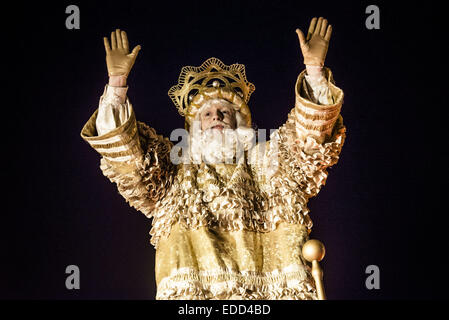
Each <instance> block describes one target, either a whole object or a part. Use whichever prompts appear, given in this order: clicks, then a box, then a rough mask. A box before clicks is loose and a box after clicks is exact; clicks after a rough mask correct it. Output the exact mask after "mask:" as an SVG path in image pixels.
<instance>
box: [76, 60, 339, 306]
mask: <svg viewBox="0 0 449 320" xmlns="http://www.w3.org/2000/svg"><path fill="white" fill-rule="evenodd" d="M324 71H325V77H326V78H325V80H326V82H327V84H326V88H327V94H328V95H329V101H330V103H328V104H326V105H323V104H320V103H319V101H318V99H317V98H316V97H315V95H316V90H315V89H314V90H312V89H311V87H310V85H309V84H310V81H306V77H307V76H306V72H305V71H303V72H302V73H301V74H300V75H299V77H298V80H297V82H296V87H295V94H296V99H295V107H294V108H293V109H292V110H291V112H290V113H289V115H288V119H287V121H286V123H285V124H284V125H283V126H281V127H280V128H279V130H278V131H277V132H276V133H275V134H273V135H272V136H271V140H270V141H268V142H266V143H259V144H257V145H256V146H255V147H254V148H252V149H251V150H249V151H247V152H246V153H245V155H246V156H245V158H242V159H241V160H240V161H239V162H238V163H237V164H218V165H208V164H204V163H202V164H179V165H174V164H172V163H171V161H170V150H171V147H172V146H173V144H172V143H171V142H170V141H169V140H168V139H167V138H164V137H162V136H160V135H157V134H156V132H155V130H154V129H152V128H150V127H148V126H147V125H146V124H144V123H141V122H138V121H136V118H135V114H134V112H133V109H132V107H131V104H130V103H129V100H128V99H127V100H126V102H125V107H126V110H127V112H128V113H129V116H128V117H127V120H126V121H125V122H124V123H122V124H120V125H119V126H118V127H117V128H115V129H113V130H111V131H109V132H108V133H106V134H102V135H98V132H97V128H96V125H95V123H96V118H97V114H98V110H97V111H96V112H95V113H94V114H93V115H92V117H91V118H90V119H89V120H88V122H87V123H86V124H85V126H84V127H83V129H82V132H81V136H82V138H83V139H85V140H86V141H87V142H88V143H89V144H90V145H91V146H92V147H93V148H95V149H96V150H97V151H98V152H99V153H100V154H101V156H102V158H101V164H100V168H101V170H102V171H103V174H104V175H105V176H106V177H108V178H109V179H110V181H111V182H114V183H116V185H117V188H118V191H119V192H120V194H121V195H122V196H123V197H124V198H125V200H126V201H127V202H128V203H129V205H130V206H132V207H134V208H135V209H136V210H139V211H141V212H142V213H143V214H145V215H146V216H147V217H149V218H153V221H152V229H151V231H150V234H151V243H152V244H153V245H154V246H155V248H156V267H155V272H156V284H157V295H156V299H316V298H317V296H316V288H315V284H314V281H313V278H312V276H311V273H310V268H309V266H308V265H307V263H306V261H305V260H304V258H303V257H302V253H301V249H302V246H303V244H304V242H305V241H307V240H308V234H309V232H310V230H311V228H312V221H311V219H310V217H309V215H308V213H309V210H308V208H307V202H308V199H309V198H311V197H313V196H315V195H316V194H317V193H318V192H319V190H320V188H321V187H322V186H323V185H324V184H325V182H326V178H327V174H328V173H327V168H328V167H330V166H332V165H334V164H335V163H336V162H337V161H338V158H339V154H340V151H341V148H342V146H343V143H344V139H345V127H344V125H343V120H342V117H341V116H340V109H341V106H342V103H343V92H342V90H341V89H339V88H338V87H336V86H335V84H334V81H333V78H332V73H331V72H330V70H329V69H327V68H325V70H324ZM100 102H101V100H100ZM273 141H275V142H277V143H276V144H275V143H273ZM274 146H276V147H274ZM250 156H252V157H253V158H252V159H258V161H253V162H249V161H247V159H248V158H249V157H250ZM273 161H274V163H275V164H276V165H275V166H274V168H276V170H273Z"/></svg>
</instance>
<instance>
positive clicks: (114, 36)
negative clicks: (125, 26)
mask: <svg viewBox="0 0 449 320" xmlns="http://www.w3.org/2000/svg"><path fill="white" fill-rule="evenodd" d="M103 40H104V48H105V50H106V65H107V66H108V74H109V76H125V77H127V76H128V74H129V72H130V71H131V68H132V67H133V65H134V62H135V61H136V58H137V54H138V53H139V51H140V49H141V47H140V45H139V46H136V47H135V48H134V49H133V51H132V52H131V53H129V44H128V37H127V36H126V32H125V31H120V29H117V30H115V31H112V32H111V46H112V49H111V46H109V41H108V38H107V37H104V38H103Z"/></svg>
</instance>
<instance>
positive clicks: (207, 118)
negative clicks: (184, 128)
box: [200, 103, 237, 131]
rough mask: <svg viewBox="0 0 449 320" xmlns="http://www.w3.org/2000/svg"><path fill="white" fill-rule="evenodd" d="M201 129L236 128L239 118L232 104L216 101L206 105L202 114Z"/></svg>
mask: <svg viewBox="0 0 449 320" xmlns="http://www.w3.org/2000/svg"><path fill="white" fill-rule="evenodd" d="M200 120H201V130H203V131H205V130H207V129H211V128H213V129H219V130H223V129H235V128H236V127H237V119H236V117H235V111H234V109H233V108H232V106H231V105H227V104H225V103H214V104H211V105H210V106H208V107H206V108H205V109H204V110H203V111H202V112H201V114H200Z"/></svg>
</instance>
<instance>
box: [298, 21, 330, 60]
mask: <svg viewBox="0 0 449 320" xmlns="http://www.w3.org/2000/svg"><path fill="white" fill-rule="evenodd" d="M296 33H297V34H298V38H299V44H300V46H301V51H302V55H303V57H304V64H305V65H311V66H321V67H322V66H324V60H325V59H326V54H327V49H328V47H329V40H330V38H331V34H332V26H331V25H329V26H328V25H327V20H326V19H323V18H322V17H320V18H319V19H318V21H317V18H313V19H312V21H311V22H310V27H309V32H308V33H307V38H305V37H304V34H303V33H302V31H301V30H299V29H296Z"/></svg>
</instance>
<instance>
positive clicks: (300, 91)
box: [292, 68, 343, 143]
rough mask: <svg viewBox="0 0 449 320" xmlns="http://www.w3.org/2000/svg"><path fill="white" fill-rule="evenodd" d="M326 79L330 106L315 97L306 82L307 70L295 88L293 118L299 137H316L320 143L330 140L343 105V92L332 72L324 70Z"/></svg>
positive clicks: (302, 73) (299, 77) (300, 76)
mask: <svg viewBox="0 0 449 320" xmlns="http://www.w3.org/2000/svg"><path fill="white" fill-rule="evenodd" d="M323 70H324V77H325V78H326V80H327V82H328V84H327V85H328V87H329V95H330V96H331V99H328V100H330V101H332V103H330V104H326V105H322V104H318V103H317V102H316V99H315V98H314V97H313V90H312V88H311V87H310V85H309V84H308V82H307V81H306V70H304V71H303V72H301V74H300V75H299V76H298V79H297V81H296V86H295V108H294V109H293V110H292V116H293V118H294V121H295V122H296V131H297V137H298V138H299V139H306V137H307V136H312V137H314V138H315V139H316V140H317V142H318V143H322V142H324V141H326V140H327V139H329V138H330V136H331V134H332V130H333V128H334V125H335V123H336V121H337V119H338V117H339V115H340V110H341V106H342V105H343V91H342V90H341V89H340V88H338V87H337V86H336V85H335V82H334V79H333V76H332V72H331V71H330V69H328V68H324V69H323Z"/></svg>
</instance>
